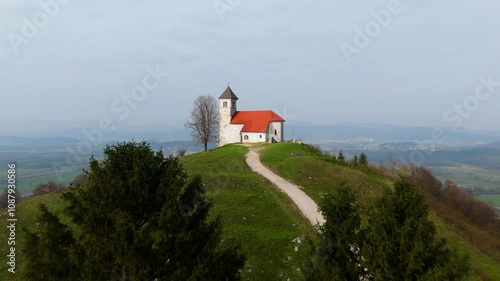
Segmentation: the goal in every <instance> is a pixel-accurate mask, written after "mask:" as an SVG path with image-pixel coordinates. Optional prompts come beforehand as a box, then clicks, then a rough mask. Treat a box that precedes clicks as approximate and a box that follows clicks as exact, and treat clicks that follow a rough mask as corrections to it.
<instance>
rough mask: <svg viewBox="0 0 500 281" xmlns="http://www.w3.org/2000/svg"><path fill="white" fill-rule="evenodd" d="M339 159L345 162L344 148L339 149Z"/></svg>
mask: <svg viewBox="0 0 500 281" xmlns="http://www.w3.org/2000/svg"><path fill="white" fill-rule="evenodd" d="M337 159H338V160H339V161H340V162H345V156H344V153H343V152H342V149H341V150H339V155H338V156H337Z"/></svg>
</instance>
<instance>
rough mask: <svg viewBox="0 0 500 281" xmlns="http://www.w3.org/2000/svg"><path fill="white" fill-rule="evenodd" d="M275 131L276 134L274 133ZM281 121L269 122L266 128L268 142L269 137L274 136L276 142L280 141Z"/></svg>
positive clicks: (281, 133) (281, 138)
mask: <svg viewBox="0 0 500 281" xmlns="http://www.w3.org/2000/svg"><path fill="white" fill-rule="evenodd" d="M275 131H276V134H275ZM283 134H284V131H283V122H271V123H269V130H268V135H269V142H271V139H272V138H274V140H275V141H276V142H282V141H283Z"/></svg>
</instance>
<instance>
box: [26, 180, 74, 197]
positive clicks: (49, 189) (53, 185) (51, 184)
mask: <svg viewBox="0 0 500 281" xmlns="http://www.w3.org/2000/svg"><path fill="white" fill-rule="evenodd" d="M63 188H66V186H64V184H62V183H58V182H55V181H48V182H47V183H39V184H38V185H37V186H36V187H35V189H33V192H32V193H33V196H39V195H44V194H49V193H53V192H56V191H58V190H60V189H63Z"/></svg>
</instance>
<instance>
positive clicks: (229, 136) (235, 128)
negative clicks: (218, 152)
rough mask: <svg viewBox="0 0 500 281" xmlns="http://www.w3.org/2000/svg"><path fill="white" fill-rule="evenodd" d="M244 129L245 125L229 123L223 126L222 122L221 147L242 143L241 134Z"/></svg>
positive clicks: (220, 132)
mask: <svg viewBox="0 0 500 281" xmlns="http://www.w3.org/2000/svg"><path fill="white" fill-rule="evenodd" d="M221 117H222V116H221ZM242 128H243V124H229V121H228V122H227V123H225V124H223V123H222V120H221V124H220V131H219V134H220V137H219V146H223V145H226V144H229V143H237V142H241V137H240V132H241V129H242Z"/></svg>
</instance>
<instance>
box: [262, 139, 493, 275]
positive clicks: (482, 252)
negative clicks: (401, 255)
mask: <svg viewBox="0 0 500 281" xmlns="http://www.w3.org/2000/svg"><path fill="white" fill-rule="evenodd" d="M260 153H261V161H262V162H263V163H264V165H266V166H268V167H270V168H271V169H272V170H273V171H274V172H275V173H277V174H278V175H280V176H282V177H283V178H286V179H288V180H290V181H292V182H294V183H296V184H298V185H300V186H303V187H304V191H305V192H306V193H308V194H309V195H310V196H311V197H312V198H313V199H314V200H315V201H316V202H318V200H319V199H320V197H321V194H324V193H328V192H329V190H331V189H332V188H335V187H336V186H339V185H340V184H341V183H342V182H347V183H348V184H349V186H350V187H351V188H353V190H355V191H356V193H357V196H358V198H359V200H360V202H361V203H362V204H363V205H364V206H365V207H368V206H370V205H372V204H373V203H375V201H376V199H377V198H379V197H380V195H381V194H382V192H383V190H384V189H385V188H390V187H391V186H392V183H391V182H390V181H389V180H388V179H386V178H383V177H381V176H379V175H375V174H372V173H370V172H364V171H360V170H357V169H353V168H351V167H346V166H343V165H338V164H335V163H332V162H331V161H328V160H327V159H326V158H322V157H320V156H317V155H313V154H312V153H311V152H309V150H308V149H307V148H306V147H305V146H304V145H299V144H292V143H279V144H273V145H270V146H267V148H266V149H264V150H262V151H261V152H260ZM430 218H431V220H432V221H433V222H434V223H435V225H436V228H437V231H438V235H439V236H441V237H443V238H445V239H447V240H448V241H449V245H450V246H451V247H453V248H456V249H457V250H458V251H459V252H460V253H461V254H467V255H469V256H470V257H471V265H472V270H473V274H471V276H470V277H469V279H468V280H500V266H499V263H498V261H499V260H500V253H498V252H495V250H494V249H492V248H491V247H490V249H488V245H492V244H494V242H491V241H490V240H493V239H496V240H498V239H499V238H498V237H496V238H495V237H492V236H491V235H490V234H488V233H486V232H485V231H481V230H479V229H477V228H475V227H474V226H473V225H471V224H469V223H467V222H462V224H461V225H460V226H456V225H448V224H447V223H446V222H444V221H443V220H442V219H441V218H439V217H438V216H437V215H436V214H435V213H431V216H430ZM464 231H468V232H474V233H475V234H474V235H473V237H481V239H480V240H482V241H473V242H474V243H472V242H471V241H467V240H466V239H464V238H463V237H462V236H461V235H460V233H461V232H464Z"/></svg>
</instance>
